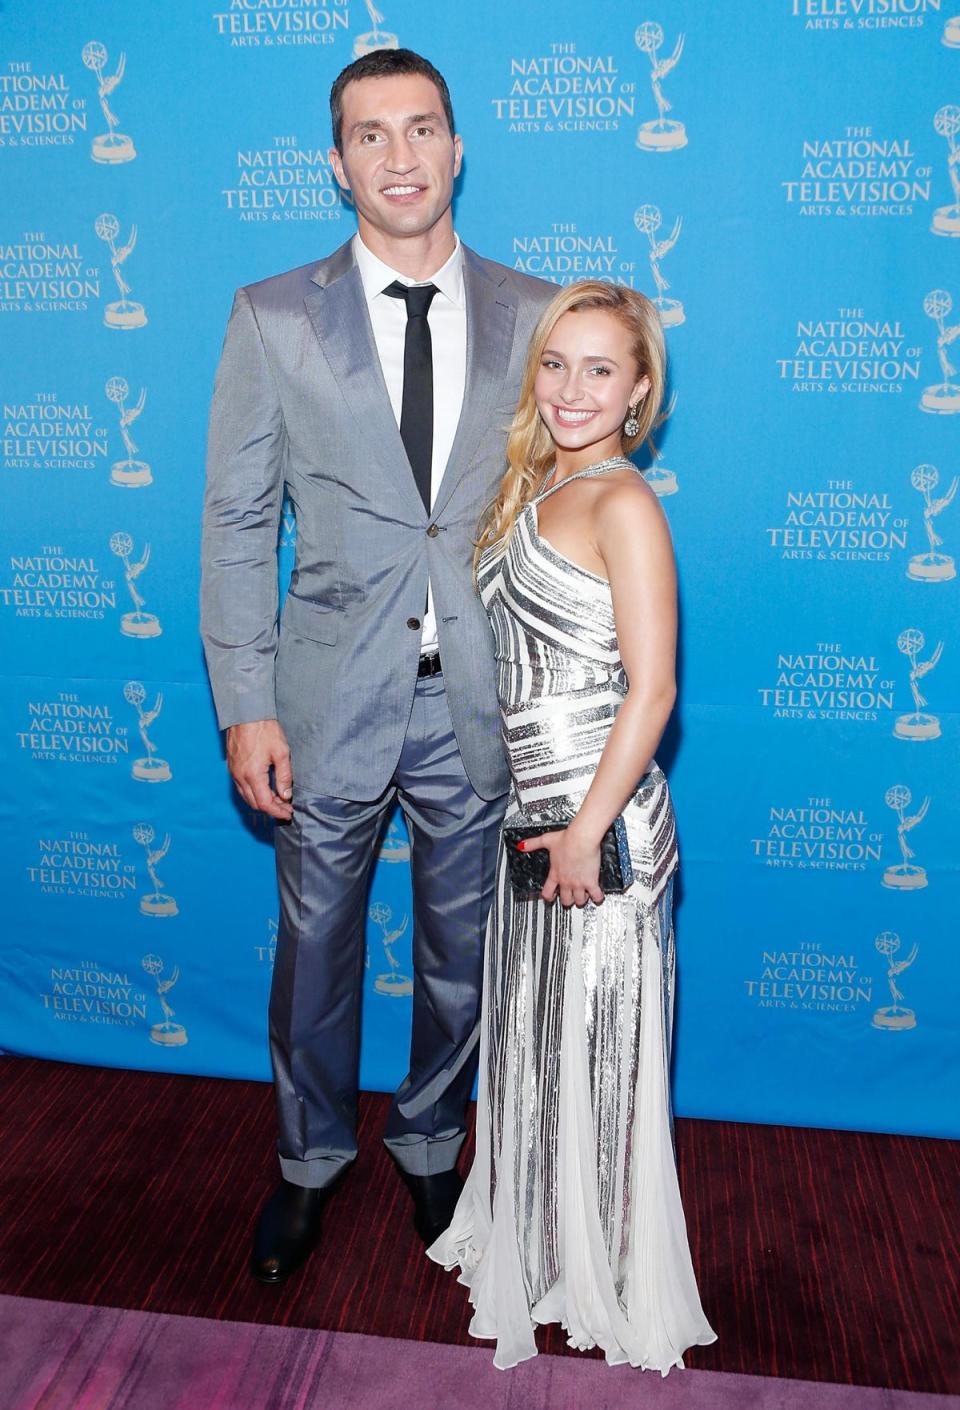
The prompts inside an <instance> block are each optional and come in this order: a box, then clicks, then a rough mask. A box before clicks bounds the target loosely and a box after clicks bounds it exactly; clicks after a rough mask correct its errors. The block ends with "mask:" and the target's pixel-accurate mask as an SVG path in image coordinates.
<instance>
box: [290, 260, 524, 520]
mask: <svg viewBox="0 0 960 1410" xmlns="http://www.w3.org/2000/svg"><path fill="white" fill-rule="evenodd" d="M311 278H312V280H313V283H314V284H315V285H316V286H317V287H316V288H315V289H314V290H311V292H310V293H308V294H307V295H306V297H305V299H304V303H305V306H306V310H307V315H308V317H309V319H310V322H311V324H312V326H313V330H314V332H315V334H316V336H317V340H318V341H319V343H320V347H321V349H322V351H323V355H324V357H325V358H326V360H327V364H328V366H329V368H330V371H331V372H332V374H333V376H334V378H335V379H336V382H337V385H338V386H339V388H340V390H341V392H342V393H343V398H344V402H345V404H346V405H347V406H348V407H349V408H350V410H351V412H352V413H353V415H354V417H355V418H356V421H357V425H358V427H359V430H360V434H361V435H362V436H363V437H364V440H365V441H366V443H367V445H368V447H369V449H370V452H371V454H372V456H373V458H374V459H375V460H376V461H377V462H378V463H379V464H380V465H381V466H382V467H383V469H384V472H385V473H386V475H387V477H388V480H389V483H390V484H392V485H394V486H396V488H397V490H398V492H399V493H400V494H402V496H403V498H404V500H405V502H406V503H407V505H408V508H409V510H410V511H411V512H414V513H417V515H418V517H419V516H422V515H423V513H424V510H423V501H422V500H421V498H420V493H419V491H418V489H417V486H416V482H415V480H414V478H413V470H412V469H411V467H410V462H409V461H408V459H407V454H406V451H405V450H404V448H403V441H402V440H401V439H400V428H399V426H398V425H397V422H396V419H395V417H394V414H393V408H392V407H391V405H390V397H389V394H388V392H387V386H386V383H385V382H384V379H383V372H382V370H381V367H380V358H379V356H378V355H377V346H376V343H375V341H374V337H373V328H372V327H371V324H370V314H369V311H368V309H367V301H366V299H365V297H364V293H363V284H362V281H361V279H360V272H359V270H358V269H357V266H356V263H355V261H354V258H353V250H352V247H351V244H350V242H349V241H348V242H347V244H345V245H342V246H341V247H340V249H338V250H336V251H335V252H334V253H333V254H332V255H331V256H330V258H329V259H326V260H323V261H322V262H321V263H320V264H319V265H318V266H317V269H316V270H315V272H314V273H313V275H312V276H311ZM463 284H464V297H465V301H466V310H467V371H466V382H465V386H464V390H463V406H462V408H461V411H460V420H459V422H458V423H457V432H456V435H455V436H454V440H453V445H452V447H451V449H450V455H449V458H448V460H447V464H446V467H445V469H444V472H443V476H442V478H441V480H440V485H439V488H438V490H437V495H436V499H435V501H434V506H433V517H435V516H437V515H439V514H440V513H441V512H442V511H443V509H444V508H445V507H446V505H447V503H448V501H449V499H450V497H451V495H452V494H453V492H454V490H455V489H456V487H457V485H458V484H459V482H460V480H461V479H462V478H463V476H464V474H465V473H466V471H467V469H468V468H469V465H470V458H471V456H472V455H473V452H474V450H475V449H476V446H477V442H478V441H479V439H480V437H481V436H482V434H483V432H484V431H485V430H486V429H487V427H488V426H489V425H490V420H491V417H492V415H493V412H494V409H495V408H496V406H497V400H498V396H499V394H500V391H501V388H502V386H503V383H504V379H505V377H506V373H507V368H508V366H509V363H510V353H511V349H512V347H513V333H514V327H515V325H516V319H517V309H516V305H515V303H514V302H513V300H512V296H511V294H510V292H509V290H507V289H505V288H504V287H503V285H504V280H503V276H502V275H499V274H498V273H497V272H496V271H495V270H494V271H493V272H492V273H491V272H490V266H488V265H487V263H486V261H484V260H481V259H480V258H479V257H478V256H477V255H475V254H474V253H473V251H472V250H469V249H467V247H466V246H464V247H463Z"/></svg>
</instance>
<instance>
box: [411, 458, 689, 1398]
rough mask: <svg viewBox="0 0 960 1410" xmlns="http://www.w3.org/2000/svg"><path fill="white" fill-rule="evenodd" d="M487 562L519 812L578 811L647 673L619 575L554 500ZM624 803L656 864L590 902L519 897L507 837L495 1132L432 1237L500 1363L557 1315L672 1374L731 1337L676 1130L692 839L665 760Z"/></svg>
mask: <svg viewBox="0 0 960 1410" xmlns="http://www.w3.org/2000/svg"><path fill="white" fill-rule="evenodd" d="M621 463H623V462H621ZM613 468H618V467H613ZM588 473H589V472H588ZM562 483H565V482H562ZM560 488H562V484H561V485H560V486H557V487H556V489H560ZM554 492H556V490H553V491H548V494H549V493H554ZM545 497H546V496H541V497H540V499H541V500H542V499H543V498H545ZM478 577H479V586H480V592H481V596H482V598H483V602H484V605H485V606H486V609H487V612H488V614H489V616H490V621H491V626H492V628H493V632H494V637H495V641H496V657H497V671H498V693H499V700H500V709H501V718H502V728H503V740H504V746H505V748H506V751H507V756H508V759H509V764H510V772H511V778H512V787H511V793H510V801H509V804H508V808H507V819H506V821H507V822H511V821H514V822H516V821H518V820H529V821H538V822H539V821H550V820H554V819H557V820H560V819H563V820H569V819H570V818H572V817H573V816H574V815H575V814H576V812H577V809H578V807H579V804H580V802H581V801H582V799H583V796H584V794H585V793H586V791H587V789H588V787H589V785H590V782H591V780H592V778H593V775H594V773H595V771H596V767H597V763H598V761H599V758H600V754H601V752H602V750H603V746H604V744H605V742H606V739H607V735H608V734H609V732H610V728H611V726H612V724H613V721H614V720H615V718H616V715H617V712H618V710H619V708H620V706H621V704H622V702H623V700H624V698H625V696H626V692H627V680H626V675H625V671H624V667H623V662H622V660H621V658H620V651H619V646H618V643H617V635H616V625H615V621H614V614H613V604H612V600H611V594H610V588H609V585H608V584H607V582H606V581H605V579H603V578H600V577H597V576H596V575H595V574H593V573H590V572H588V571H587V570H586V569H584V568H582V567H580V566H579V565H577V564H574V563H572V562H571V561H570V560H568V559H566V558H565V557H564V556H563V555H562V554H560V553H558V552H557V551H556V550H555V549H554V548H553V547H552V546H551V545H550V544H549V543H548V542H547V541H545V540H544V539H542V538H541V537H540V534H539V530H538V522H537V502H536V501H535V502H534V503H532V504H530V505H528V506H527V507H526V509H525V510H524V511H523V513H522V514H521V516H520V518H519V519H518V521H517V523H516V525H515V527H514V531H513V534H512V535H511V537H510V539H509V541H508V544H507V547H506V551H504V550H503V549H502V548H500V547H499V546H495V548H494V550H492V551H488V552H487V554H486V555H485V557H484V558H483V559H482V561H481V564H480V571H479V574H478ZM624 820H625V822H626V825H627V835H628V839H629V845H630V853H631V860H632V863H633V868H634V874H635V881H634V883H633V885H632V886H631V887H630V889H629V890H628V891H627V892H625V893H624V894H623V895H619V896H607V897H606V898H605V899H604V902H603V904H602V905H601V906H595V905H593V904H592V903H589V904H588V905H587V906H586V907H584V908H583V909H582V910H580V909H577V908H575V907H574V908H572V909H569V910H567V909H564V908H563V907H562V906H560V905H559V903H557V904H554V905H551V906H548V905H545V904H544V902H543V901H541V900H539V899H516V898H515V897H514V893H513V891H512V888H511V886H510V883H509V878H508V874H507V868H506V860H505V856H504V853H503V846H502V843H501V851H500V856H499V859H498V868H497V886H496V894H495V900H494V904H493V907H492V909H491V913H490V918H489V922H488V928H487V940H486V968H485V977H484V994H483V1013H482V1019H481V1051H480V1093H479V1102H478V1108H477V1153H476V1158H475V1162H474V1165H473V1168H472V1170H471V1172H470V1176H469V1178H468V1180H467V1184H466V1186H465V1188H464V1192H463V1195H462V1197H461V1199H460V1202H459V1204H458V1206H457V1211H456V1214H455V1216H454V1219H453V1222H452V1224H451V1226H450V1228H449V1229H448V1230H447V1231H446V1233H445V1234H444V1235H442V1236H441V1238H440V1239H439V1240H438V1241H437V1242H436V1243H435V1244H434V1245H433V1246H432V1247H431V1248H430V1250H429V1253H430V1256H431V1257H432V1258H434V1259H435V1260H436V1261H438V1262H440V1263H443V1264H444V1265H445V1266H446V1267H448V1268H454V1267H459V1269H460V1281H461V1282H463V1283H465V1284H466V1285H467V1287H468V1288H469V1289H470V1298H471V1301H472V1302H473V1304H474V1308H475V1313H474V1317H473V1321H472V1323H471V1332H472V1333H473V1335H475V1336H478V1337H490V1338H493V1339H495V1340H496V1342H497V1349H496V1354H495V1364H496V1365H497V1366H501V1367H506V1366H511V1365H515V1364H516V1363H517V1362H518V1361H521V1360H524V1359H526V1358H527V1357H529V1356H533V1355H535V1354H536V1344H535V1340H534V1331H533V1329H534V1326H535V1324H536V1323H538V1322H551V1321H559V1322H561V1323H562V1324H563V1325H564V1327H565V1328H566V1329H567V1332H568V1334H569V1338H570V1342H571V1344H572V1345H575V1346H583V1347H587V1346H596V1345H599V1346H601V1347H602V1348H603V1349H604V1352H605V1354H606V1357H607V1359H608V1361H611V1362H620V1361H628V1362H630V1364H632V1365H635V1366H643V1367H651V1368H656V1369H658V1370H660V1371H661V1373H662V1374H664V1375H665V1374H666V1373H667V1371H668V1370H669V1369H670V1368H671V1367H672V1366H680V1365H682V1364H683V1362H682V1352H683V1351H684V1350H685V1349H686V1348H687V1347H688V1346H691V1345H694V1344H702V1343H705V1342H709V1341H712V1340H714V1333H713V1331H712V1329H711V1328H710V1326H709V1324H708V1323H707V1321H706V1318H705V1317H704V1314H703V1311H702V1308H701V1306H700V1300H699V1295H698V1293H697V1287H696V1282H695V1279H694V1275H693V1269H692V1265H691V1261H690V1254H689V1248H688V1245H687V1236H686V1227H685V1224H684V1218H683V1210H682V1206H681V1204H680V1195H679V1188H678V1185H677V1176H676V1168H675V1164H674V1156H673V1147H672V1140H671V1116H670V1103H669V1075H668V1074H669V1060H670V1033H671V1028H672V1012H673V978H674V940H673V927H672V914H671V902H672V889H673V887H672V880H673V875H674V872H675V869H676V866H677V844H676V830H675V824H674V815H673V809H672V805H671V802H670V794H669V789H668V786H667V782H666V779H665V777H664V775H663V773H662V772H661V770H660V769H659V768H658V767H657V766H656V765H653V766H652V767H651V769H650V771H649V773H648V774H647V775H646V776H645V777H644V778H643V779H641V780H640V782H639V784H638V787H637V789H636V791H635V793H634V795H633V797H632V799H631V800H630V801H629V802H628V803H627V805H626V807H625V809H624Z"/></svg>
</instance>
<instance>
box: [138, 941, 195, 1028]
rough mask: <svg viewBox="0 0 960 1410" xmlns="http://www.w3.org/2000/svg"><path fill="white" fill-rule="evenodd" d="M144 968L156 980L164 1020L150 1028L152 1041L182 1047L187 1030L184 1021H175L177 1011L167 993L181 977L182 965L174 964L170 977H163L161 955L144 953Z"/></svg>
mask: <svg viewBox="0 0 960 1410" xmlns="http://www.w3.org/2000/svg"><path fill="white" fill-rule="evenodd" d="M142 964H143V968H144V970H145V971H146V973H147V974H149V975H150V977H151V978H152V979H154V980H155V981H156V985H157V998H158V999H159V1000H160V1008H161V1010H162V1012H163V1021H162V1022H161V1023H155V1024H154V1025H153V1027H152V1028H151V1029H150V1041H151V1043H156V1044H157V1046H158V1047H161V1048H182V1047H183V1045H184V1043H186V1042H187V1030H186V1029H185V1028H184V1026H183V1024H182V1023H174V1021H173V1020H174V1017H175V1016H176V1011H175V1010H174V1009H172V1008H171V1007H170V1004H169V1002H168V1000H167V995H168V994H169V993H170V990H171V989H172V988H173V986H174V985H175V984H176V982H177V980H178V979H179V978H180V966H179V965H174V968H173V972H172V973H171V975H170V977H169V979H162V978H161V975H162V974H163V970H164V964H163V960H162V959H161V958H160V956H159V955H144V957H143V960H142Z"/></svg>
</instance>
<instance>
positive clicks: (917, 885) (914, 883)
mask: <svg viewBox="0 0 960 1410" xmlns="http://www.w3.org/2000/svg"><path fill="white" fill-rule="evenodd" d="M883 797H884V802H885V803H886V805H887V807H888V808H892V809H893V811H894V812H895V813H896V815H897V818H898V819H899V821H898V822H897V841H898V842H899V844H900V853H901V857H902V860H901V861H899V862H897V863H896V864H895V865H892V866H889V867H887V869H886V871H885V872H884V873H883V881H882V884H883V885H884V886H888V887H889V888H890V889H891V890H892V891H919V890H921V889H922V888H923V887H924V886H926V884H927V873H926V871H925V870H924V868H923V867H921V866H919V865H918V864H917V863H916V862H912V861H911V860H910V858H911V857H913V856H915V855H916V853H915V852H914V850H913V848H912V847H911V846H910V844H909V843H908V842H907V833H908V832H910V831H912V829H913V828H915V827H916V826H917V825H918V823H922V822H923V820H924V818H925V817H926V816H927V809H928V808H929V807H930V799H929V798H924V800H923V802H922V803H921V805H920V807H919V808H918V809H917V811H916V812H915V813H913V814H911V816H909V817H908V816H907V808H909V806H910V804H911V802H912V801H913V795H912V794H911V792H910V790H909V788H907V786H906V784H904V783H895V784H894V785H893V787H892V788H888V789H887V791H886V793H885V794H884V795H883Z"/></svg>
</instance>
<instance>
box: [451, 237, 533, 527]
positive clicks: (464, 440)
mask: <svg viewBox="0 0 960 1410" xmlns="http://www.w3.org/2000/svg"><path fill="white" fill-rule="evenodd" d="M489 270H490V267H489V266H488V265H487V264H486V262H485V261H484V260H481V259H480V258H479V257H478V256H477V255H475V254H474V253H473V251H472V250H469V249H467V247H466V246H464V247H463V288H464V296H465V299H466V305H467V375H466V383H465V386H464V389H463V407H462V409H461V411H460V420H459V422H458V423H457V433H456V435H455V436H454V439H453V445H452V446H451V448H450V456H449V458H448V460H447V464H446V468H445V469H444V472H443V477H442V479H441V481H440V485H439V488H438V490H437V495H436V499H435V501H434V506H433V515H434V517H436V516H437V515H439V514H440V513H441V512H442V511H443V509H444V508H445V507H446V505H447V502H448V501H449V499H450V496H451V495H452V494H453V492H454V490H455V489H456V487H457V485H458V484H459V482H460V481H461V480H462V479H463V476H464V475H465V473H466V471H467V470H468V468H469V466H470V458H471V456H472V455H473V452H474V450H475V449H476V446H477V442H478V441H479V439H480V437H481V436H482V435H483V432H484V431H485V430H486V429H487V427H488V426H489V425H490V420H491V417H492V414H493V411H494V409H495V407H496V406H497V400H498V397H499V394H500V391H501V388H502V387H503V383H504V379H505V378H506V374H507V368H508V367H509V365H510V352H511V349H512V347H513V330H514V327H515V325H516V321H517V309H516V305H515V304H514V302H513V301H512V297H511V295H510V293H509V291H508V290H506V289H505V288H504V287H503V283H504V281H503V276H502V275H500V274H498V273H497V272H494V273H492V274H491V273H490V272H489Z"/></svg>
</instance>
